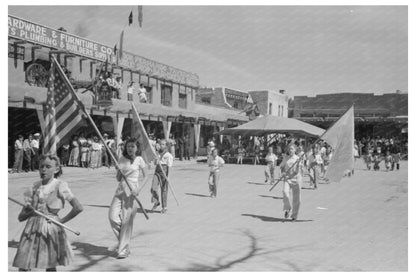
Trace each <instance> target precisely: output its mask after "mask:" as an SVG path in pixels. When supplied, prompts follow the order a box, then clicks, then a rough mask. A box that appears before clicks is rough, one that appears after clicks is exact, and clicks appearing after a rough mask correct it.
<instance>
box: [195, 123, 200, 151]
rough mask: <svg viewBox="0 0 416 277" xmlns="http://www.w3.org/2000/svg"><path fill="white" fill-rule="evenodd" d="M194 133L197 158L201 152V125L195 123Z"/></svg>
mask: <svg viewBox="0 0 416 277" xmlns="http://www.w3.org/2000/svg"><path fill="white" fill-rule="evenodd" d="M194 133H195V156H196V155H198V151H199V136H200V133H201V124H199V123H195V124H194Z"/></svg>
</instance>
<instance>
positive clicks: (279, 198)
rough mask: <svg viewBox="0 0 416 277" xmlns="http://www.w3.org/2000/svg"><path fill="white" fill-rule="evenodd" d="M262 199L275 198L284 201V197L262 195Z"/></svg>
mask: <svg viewBox="0 0 416 277" xmlns="http://www.w3.org/2000/svg"><path fill="white" fill-rule="evenodd" d="M259 196H260V197H265V198H273V199H283V197H279V196H272V195H260V194H259Z"/></svg>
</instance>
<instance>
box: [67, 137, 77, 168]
mask: <svg viewBox="0 0 416 277" xmlns="http://www.w3.org/2000/svg"><path fill="white" fill-rule="evenodd" d="M68 165H70V166H79V143H78V136H74V138H73V139H72V149H71V154H70V155H69V163H68Z"/></svg>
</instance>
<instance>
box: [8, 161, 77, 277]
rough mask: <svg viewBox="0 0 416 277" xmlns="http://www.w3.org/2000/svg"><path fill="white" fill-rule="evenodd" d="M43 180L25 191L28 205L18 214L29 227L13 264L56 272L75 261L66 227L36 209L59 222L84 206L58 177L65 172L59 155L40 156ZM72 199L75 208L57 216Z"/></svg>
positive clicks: (20, 267)
mask: <svg viewBox="0 0 416 277" xmlns="http://www.w3.org/2000/svg"><path fill="white" fill-rule="evenodd" d="M39 162H40V165H39V173H40V179H41V180H40V181H37V182H36V183H34V184H33V186H32V187H31V188H30V189H28V190H27V191H26V192H25V194H24V195H25V203H26V207H24V208H23V209H22V211H21V212H20V214H19V217H18V219H19V221H25V220H27V222H26V226H25V228H24V230H23V233H22V236H21V238H20V242H19V246H18V249H17V253H16V256H15V258H14V261H13V266H14V267H18V268H19V271H30V270H31V269H46V271H56V267H57V266H66V265H68V264H69V263H70V261H71V260H72V256H73V254H72V250H71V246H70V244H69V241H68V239H67V236H66V233H65V231H64V229H63V228H62V227H60V226H58V225H56V224H54V223H52V222H50V221H49V220H47V219H45V218H44V217H41V216H39V215H37V214H35V213H34V210H33V209H35V210H37V211H39V212H41V213H43V214H45V215H47V216H48V217H50V218H52V219H55V220H57V221H58V222H60V223H65V222H68V221H70V220H71V219H72V218H74V217H75V216H76V215H78V214H79V213H80V212H81V211H82V209H83V208H82V205H81V204H80V202H79V201H78V199H77V198H76V197H75V196H74V195H73V194H72V192H71V190H70V189H69V187H68V184H67V183H66V182H64V181H62V180H60V179H58V177H59V176H60V175H61V174H62V169H61V165H60V161H59V158H58V157H57V156H56V155H53V154H47V155H42V156H41V157H40V158H39ZM65 201H67V202H69V203H70V204H71V206H72V210H71V211H70V212H69V213H68V214H67V215H66V216H65V217H63V218H60V217H59V216H58V213H59V211H60V210H62V209H63V208H64V205H65Z"/></svg>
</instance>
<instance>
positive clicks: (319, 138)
mask: <svg viewBox="0 0 416 277" xmlns="http://www.w3.org/2000/svg"><path fill="white" fill-rule="evenodd" d="M353 106H354V105H352V106H351V107H353ZM351 107H350V108H348V109H347V110H346V111H345V112H344V113H343V114H342V115H341V116H340V117H339V118H338V119H337V120H336V121H335V122H334V123H332V125H331V126H330V127H329V128H328V129H326V130H325V132H323V134H322V135H320V136H319V137H318V138H317V139H316V140H315V141H314V143H312V145H311V147H310V148H311V149H313V148H314V147H315V145H316V144H317V143H318V141H319V140H321V138H322V137H323V136H324V135H325V134H326V133H327V132H328V130H330V129H331V128H332V126H334V125H335V123H336V122H337V121H338V120H339V119H340V118H342V117H343V116H344V115H345V114H346V113H347V112H348V111H349V110H350V109H351ZM305 155H306V151H304V152H303V154H302V155H301V156H300V157H299V159H298V160H297V161H296V162H295V163H293V164H292V165H291V166H290V167H289V168H288V169H287V170H286V171H285V172H283V174H282V177H280V178H279V180H277V181H276V182H275V183H274V184H273V185H272V187H271V188H270V189H269V191H272V190H273V189H274V188H275V187H276V186H277V184H279V183H280V181H282V179H284V178H285V177H286V173H287V172H288V171H290V170H291V169H292V168H293V167H294V166H295V165H297V164H298V163H299V162H300V160H301V158H303V156H305Z"/></svg>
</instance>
